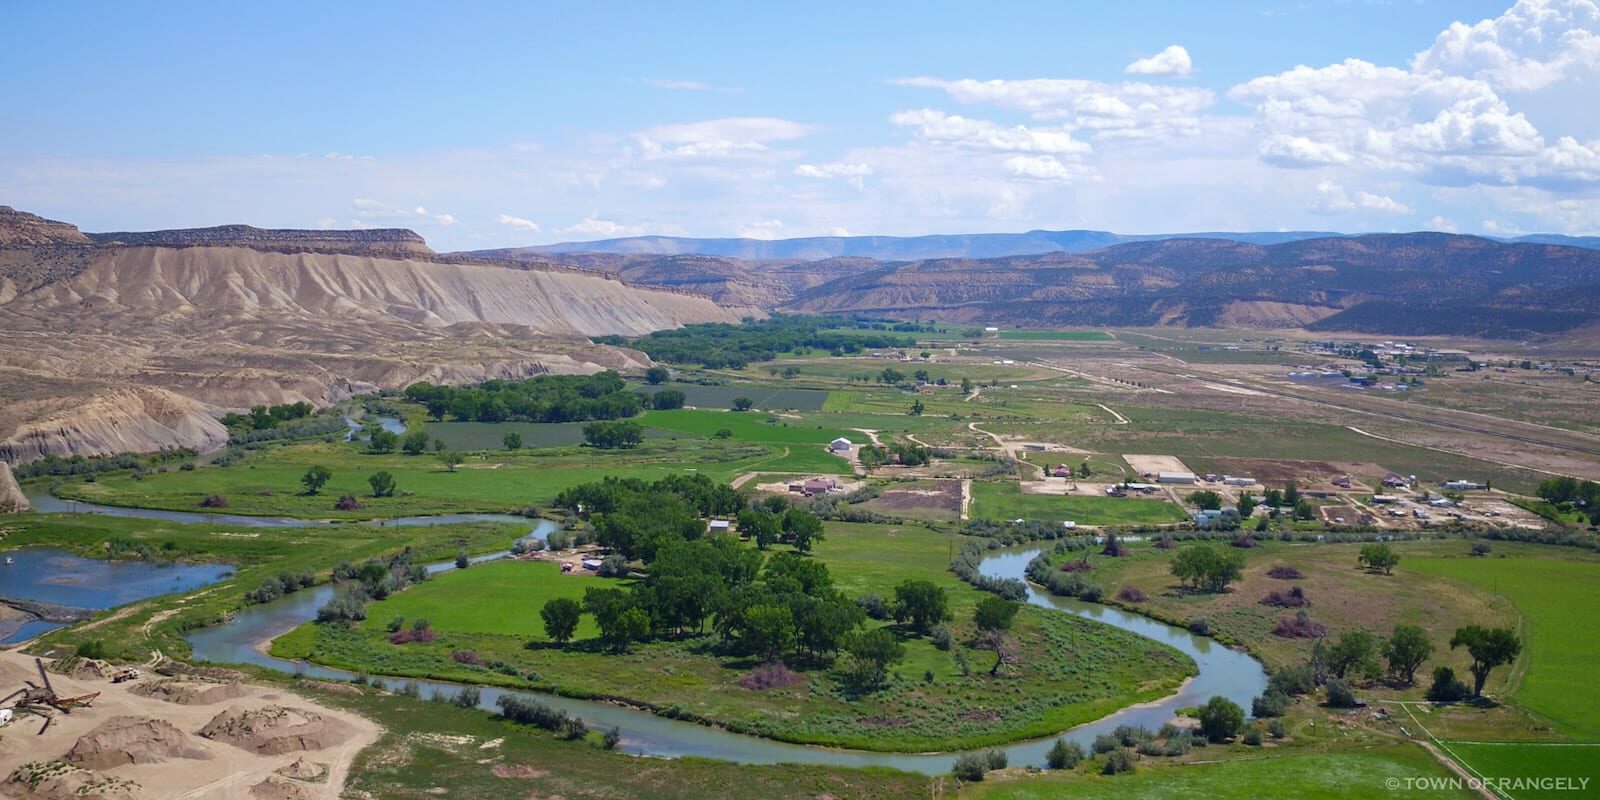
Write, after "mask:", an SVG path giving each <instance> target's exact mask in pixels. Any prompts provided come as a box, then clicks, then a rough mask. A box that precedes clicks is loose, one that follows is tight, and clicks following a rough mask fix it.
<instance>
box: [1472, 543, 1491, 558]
mask: <svg viewBox="0 0 1600 800" xmlns="http://www.w3.org/2000/svg"><path fill="white" fill-rule="evenodd" d="M1489 552H1490V547H1489V543H1488V542H1473V543H1472V554H1473V555H1475V556H1486V555H1489Z"/></svg>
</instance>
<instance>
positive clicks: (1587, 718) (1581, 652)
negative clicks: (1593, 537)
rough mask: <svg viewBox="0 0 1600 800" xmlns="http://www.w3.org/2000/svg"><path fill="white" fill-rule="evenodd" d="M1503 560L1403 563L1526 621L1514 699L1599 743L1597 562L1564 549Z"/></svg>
mask: <svg viewBox="0 0 1600 800" xmlns="http://www.w3.org/2000/svg"><path fill="white" fill-rule="evenodd" d="M1495 550H1496V551H1497V553H1498V552H1500V551H1505V552H1507V553H1508V555H1507V557H1504V558H1498V557H1491V558H1470V557H1457V558H1432V559H1415V560H1408V561H1404V562H1402V564H1401V569H1403V570H1415V571H1417V572H1419V573H1423V574H1428V575H1436V576H1440V577H1444V578H1449V579H1451V580H1453V581H1459V582H1461V583H1464V584H1467V585H1470V586H1474V587H1477V588H1479V589H1484V590H1488V591H1491V592H1494V593H1496V594H1499V595H1503V596H1505V597H1507V598H1509V599H1510V600H1511V602H1512V603H1514V604H1516V608H1517V611H1519V612H1521V614H1522V615H1523V617H1524V618H1525V620H1526V624H1525V625H1524V627H1523V629H1522V634H1523V637H1524V639H1525V641H1524V646H1523V653H1522V657H1521V658H1520V659H1519V660H1518V663H1517V666H1516V674H1517V676H1518V677H1519V678H1520V680H1515V681H1514V682H1513V684H1512V689H1511V699H1512V700H1513V701H1515V702H1516V703H1517V704H1519V705H1522V706H1525V707H1526V708H1528V709H1530V710H1532V711H1535V712H1537V713H1539V714H1542V715H1544V716H1545V717H1547V718H1549V719H1550V720H1551V721H1552V722H1553V723H1555V725H1556V727H1557V729H1558V730H1560V731H1561V732H1563V733H1566V734H1568V735H1570V736H1574V737H1578V738H1581V739H1586V740H1589V741H1600V695H1597V694H1596V693H1595V692H1594V691H1593V683H1594V681H1593V676H1594V669H1595V661H1594V654H1595V644H1594V643H1595V642H1597V641H1600V616H1596V615H1595V614H1594V613H1592V612H1593V610H1594V609H1596V608H1600V561H1597V560H1596V559H1594V558H1593V557H1583V558H1581V559H1579V558H1575V557H1574V556H1575V555H1576V554H1575V553H1571V552H1570V551H1566V550H1560V551H1556V552H1553V553H1552V552H1538V551H1534V550H1533V549H1532V548H1521V549H1517V550H1515V551H1513V550H1512V549H1511V548H1507V547H1504V546H1502V545H1500V544H1499V543H1498V542H1497V543H1495Z"/></svg>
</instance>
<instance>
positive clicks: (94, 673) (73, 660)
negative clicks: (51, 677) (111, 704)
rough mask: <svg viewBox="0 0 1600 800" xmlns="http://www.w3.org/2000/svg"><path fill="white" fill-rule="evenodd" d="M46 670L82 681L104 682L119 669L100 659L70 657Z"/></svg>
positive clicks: (57, 661) (52, 664)
mask: <svg viewBox="0 0 1600 800" xmlns="http://www.w3.org/2000/svg"><path fill="white" fill-rule="evenodd" d="M45 669H47V670H49V671H50V672H52V673H54V674H56V675H66V676H68V677H70V678H73V679H75V680H80V681H103V680H106V679H107V678H110V677H111V676H112V675H113V674H115V673H116V671H117V668H116V667H113V666H111V664H109V663H107V662H105V661H101V660H100V659H98V658H79V657H78V656H68V657H67V658H58V659H56V660H55V661H52V662H50V664H49V666H46V667H45Z"/></svg>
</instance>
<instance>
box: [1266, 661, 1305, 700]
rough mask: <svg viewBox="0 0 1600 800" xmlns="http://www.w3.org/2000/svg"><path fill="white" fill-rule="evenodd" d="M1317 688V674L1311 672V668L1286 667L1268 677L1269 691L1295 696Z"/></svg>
mask: <svg viewBox="0 0 1600 800" xmlns="http://www.w3.org/2000/svg"><path fill="white" fill-rule="evenodd" d="M1316 690H1317V681H1316V676H1315V675H1312V674H1311V668H1310V667H1305V666H1300V667H1284V668H1283V669H1280V670H1278V671H1277V672H1274V673H1272V677H1271V678H1268V679H1267V691H1268V692H1269V693H1270V692H1277V693H1279V694H1283V695H1287V696H1289V697H1294V696H1295V695H1301V694H1310V693H1312V692H1314V691H1316Z"/></svg>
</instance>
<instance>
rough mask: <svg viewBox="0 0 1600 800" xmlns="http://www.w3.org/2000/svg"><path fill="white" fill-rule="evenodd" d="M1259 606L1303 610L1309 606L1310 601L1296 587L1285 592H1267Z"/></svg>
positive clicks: (1302, 591) (1301, 590)
mask: <svg viewBox="0 0 1600 800" xmlns="http://www.w3.org/2000/svg"><path fill="white" fill-rule="evenodd" d="M1261 605H1264V606H1274V607H1276V608H1303V607H1305V606H1309V605H1311V600H1310V598H1307V597H1306V593H1305V590H1303V589H1301V588H1300V587H1298V586H1296V587H1294V588H1292V589H1290V590H1289V591H1287V592H1280V591H1278V590H1276V589H1274V590H1273V591H1270V592H1267V596H1266V597H1263V598H1261Z"/></svg>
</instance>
